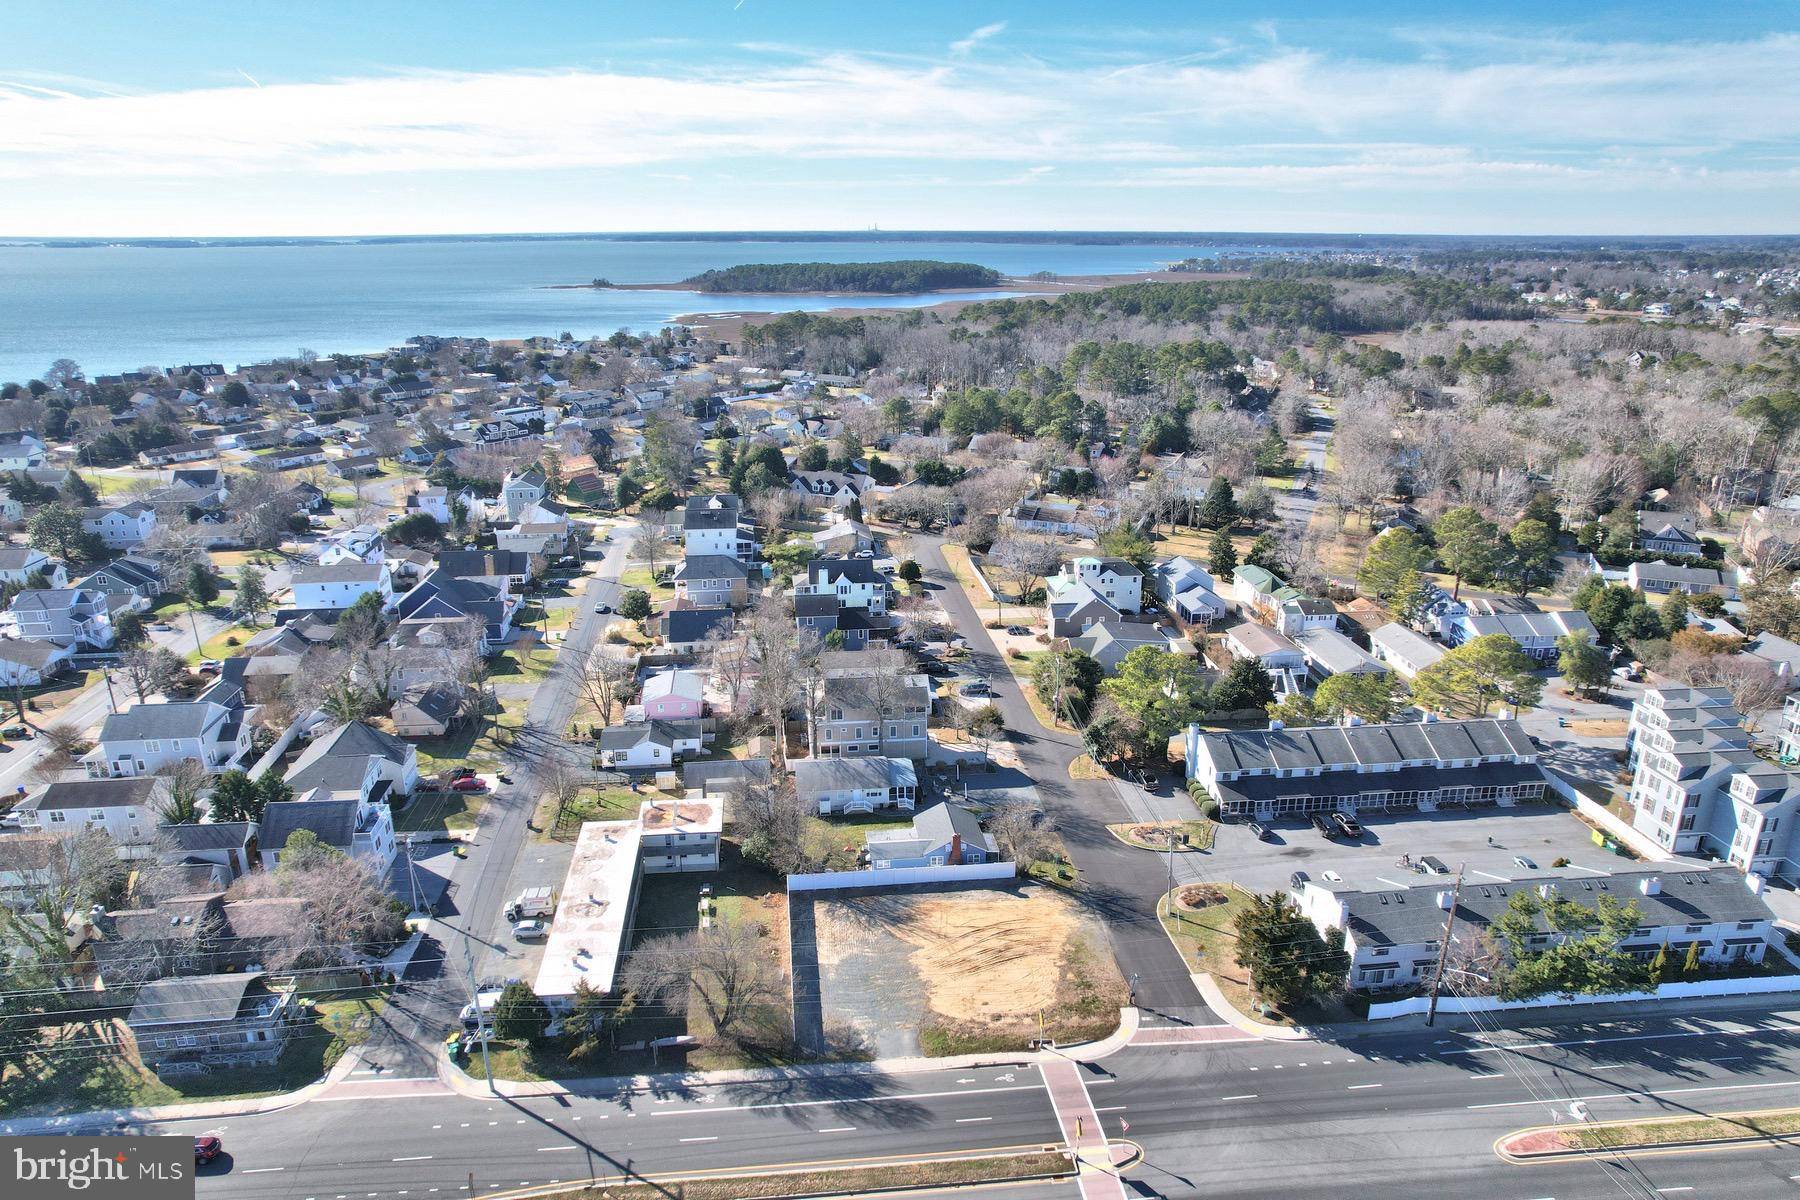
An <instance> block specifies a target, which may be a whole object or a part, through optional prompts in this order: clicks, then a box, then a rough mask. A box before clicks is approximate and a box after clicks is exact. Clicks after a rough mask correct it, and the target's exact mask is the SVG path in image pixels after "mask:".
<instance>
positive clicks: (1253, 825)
mask: <svg viewBox="0 0 1800 1200" xmlns="http://www.w3.org/2000/svg"><path fill="white" fill-rule="evenodd" d="M1246 828H1248V829H1249V830H1250V832H1251V833H1252V834H1254V835H1255V836H1256V840H1257V841H1259V842H1266V841H1268V840H1269V839H1270V838H1272V837H1274V836H1275V835H1274V834H1273V833H1271V832H1270V831H1269V828H1268V826H1266V825H1263V824H1261V823H1259V822H1257V821H1252V822H1250V824H1249V825H1248V826H1246Z"/></svg>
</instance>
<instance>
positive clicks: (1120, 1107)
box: [1094, 1104, 1125, 1113]
mask: <svg viewBox="0 0 1800 1200" xmlns="http://www.w3.org/2000/svg"><path fill="white" fill-rule="evenodd" d="M1094 1111H1095V1112H1097V1113H1103V1112H1124V1111H1125V1106H1124V1105H1123V1104H1115V1105H1113V1106H1112V1107H1111V1108H1096V1109H1095V1110H1094Z"/></svg>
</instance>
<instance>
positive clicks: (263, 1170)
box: [244, 1167, 287, 1175]
mask: <svg viewBox="0 0 1800 1200" xmlns="http://www.w3.org/2000/svg"><path fill="white" fill-rule="evenodd" d="M285 1170H287V1168H286V1167H251V1168H250V1169H249V1170H248V1171H245V1172H244V1174H246V1175H266V1174H268V1173H269V1172H270V1171H285Z"/></svg>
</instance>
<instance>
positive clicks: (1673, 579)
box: [1625, 562, 1738, 600]
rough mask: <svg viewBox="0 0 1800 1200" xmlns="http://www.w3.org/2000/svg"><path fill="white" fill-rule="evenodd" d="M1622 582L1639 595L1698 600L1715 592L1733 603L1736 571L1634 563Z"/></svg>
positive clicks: (1657, 563)
mask: <svg viewBox="0 0 1800 1200" xmlns="http://www.w3.org/2000/svg"><path fill="white" fill-rule="evenodd" d="M1625 582H1626V583H1627V584H1628V585H1629V586H1631V587H1634V588H1636V589H1637V590H1638V591H1640V592H1647V593H1649V594H1651V595H1667V594H1669V593H1670V592H1686V593H1687V594H1688V595H1690V596H1697V595H1699V594H1700V593H1702V592H1715V593H1717V594H1718V595H1721V596H1723V597H1725V598H1726V599H1727V600H1736V599H1737V596H1738V589H1737V571H1736V570H1735V569H1732V568H1725V569H1723V570H1715V569H1714V568H1712V567H1677V566H1671V565H1670V564H1668V563H1665V562H1634V563H1632V564H1631V565H1630V566H1628V567H1626V568H1625Z"/></svg>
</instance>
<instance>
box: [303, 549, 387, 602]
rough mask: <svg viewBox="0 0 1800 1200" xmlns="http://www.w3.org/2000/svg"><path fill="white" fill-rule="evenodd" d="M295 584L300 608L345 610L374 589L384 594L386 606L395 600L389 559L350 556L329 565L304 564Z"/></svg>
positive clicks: (382, 595) (382, 599)
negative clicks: (388, 564) (306, 565)
mask: <svg viewBox="0 0 1800 1200" xmlns="http://www.w3.org/2000/svg"><path fill="white" fill-rule="evenodd" d="M293 586H294V607H295V608H300V609H324V610H338V609H345V608H349V607H350V606H351V605H353V604H355V603H356V602H357V601H358V600H360V599H362V598H363V597H364V596H366V595H368V594H369V593H371V592H373V593H374V594H376V595H378V596H380V597H381V606H382V607H383V608H387V607H389V606H390V605H392V604H393V602H394V584H393V580H392V579H391V578H390V577H389V576H388V569H387V564H386V563H385V562H377V563H366V562H362V561H360V560H358V559H354V558H346V559H343V560H342V561H340V562H334V563H332V564H331V565H329V566H319V567H302V568H300V570H298V571H296V572H295V573H294V585H293Z"/></svg>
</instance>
